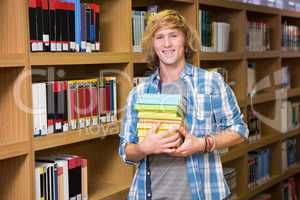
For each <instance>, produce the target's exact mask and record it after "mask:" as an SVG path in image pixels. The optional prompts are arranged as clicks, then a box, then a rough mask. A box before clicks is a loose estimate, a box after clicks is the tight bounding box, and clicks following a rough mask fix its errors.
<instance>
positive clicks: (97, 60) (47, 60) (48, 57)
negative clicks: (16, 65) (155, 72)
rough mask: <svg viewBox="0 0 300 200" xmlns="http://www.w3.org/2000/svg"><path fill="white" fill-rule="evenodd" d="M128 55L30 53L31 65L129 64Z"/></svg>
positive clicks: (112, 53)
mask: <svg viewBox="0 0 300 200" xmlns="http://www.w3.org/2000/svg"><path fill="white" fill-rule="evenodd" d="M129 60H130V59H129V53H114V52H98V53H63V52H60V53H49V52H48V53H46V52H43V53H30V64H31V65H39V66H41V65H84V64H110V63H127V62H129Z"/></svg>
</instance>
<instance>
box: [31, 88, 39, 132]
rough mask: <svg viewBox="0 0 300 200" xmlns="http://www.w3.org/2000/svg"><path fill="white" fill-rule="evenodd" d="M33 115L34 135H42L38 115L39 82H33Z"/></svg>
mask: <svg viewBox="0 0 300 200" xmlns="http://www.w3.org/2000/svg"><path fill="white" fill-rule="evenodd" d="M31 88H32V117H33V135H34V136H38V135H40V128H39V116H38V111H37V107H38V96H39V94H38V85H37V83H32V86H31Z"/></svg>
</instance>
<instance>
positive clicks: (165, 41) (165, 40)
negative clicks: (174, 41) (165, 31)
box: [164, 37, 171, 47]
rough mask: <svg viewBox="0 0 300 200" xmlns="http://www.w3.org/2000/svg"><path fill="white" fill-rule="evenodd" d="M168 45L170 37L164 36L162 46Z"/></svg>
mask: <svg viewBox="0 0 300 200" xmlns="http://www.w3.org/2000/svg"><path fill="white" fill-rule="evenodd" d="M170 45H171V40H170V37H165V38H164V46H165V47H169V46H170Z"/></svg>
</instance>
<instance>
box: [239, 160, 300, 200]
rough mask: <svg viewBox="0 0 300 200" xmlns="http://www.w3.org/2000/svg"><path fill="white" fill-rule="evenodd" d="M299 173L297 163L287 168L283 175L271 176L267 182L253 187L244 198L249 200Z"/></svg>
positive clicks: (298, 164) (299, 168) (299, 166)
mask: <svg viewBox="0 0 300 200" xmlns="http://www.w3.org/2000/svg"><path fill="white" fill-rule="evenodd" d="M299 172H300V162H297V163H296V164H295V165H293V166H292V167H290V168H288V170H287V171H286V172H285V173H283V174H282V175H275V176H272V177H271V178H270V179H269V180H268V181H267V182H265V183H263V184H262V185H259V186H257V187H255V188H254V190H251V191H249V193H248V195H247V198H245V199H250V198H252V197H254V196H255V195H257V194H259V193H261V192H262V191H264V190H266V189H268V188H270V187H272V186H273V185H275V184H277V183H279V182H281V181H284V180H286V179H287V178H289V177H292V176H294V175H295V174H297V173H299Z"/></svg>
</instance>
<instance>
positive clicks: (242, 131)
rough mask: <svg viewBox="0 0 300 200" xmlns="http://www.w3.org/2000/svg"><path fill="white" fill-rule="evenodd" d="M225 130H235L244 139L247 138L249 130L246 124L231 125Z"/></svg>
mask: <svg viewBox="0 0 300 200" xmlns="http://www.w3.org/2000/svg"><path fill="white" fill-rule="evenodd" d="M227 130H232V131H235V132H237V133H238V134H239V135H240V136H241V137H242V138H244V140H248V136H249V130H248V127H247V126H246V125H240V124H237V125H233V126H230V127H228V128H227Z"/></svg>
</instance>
